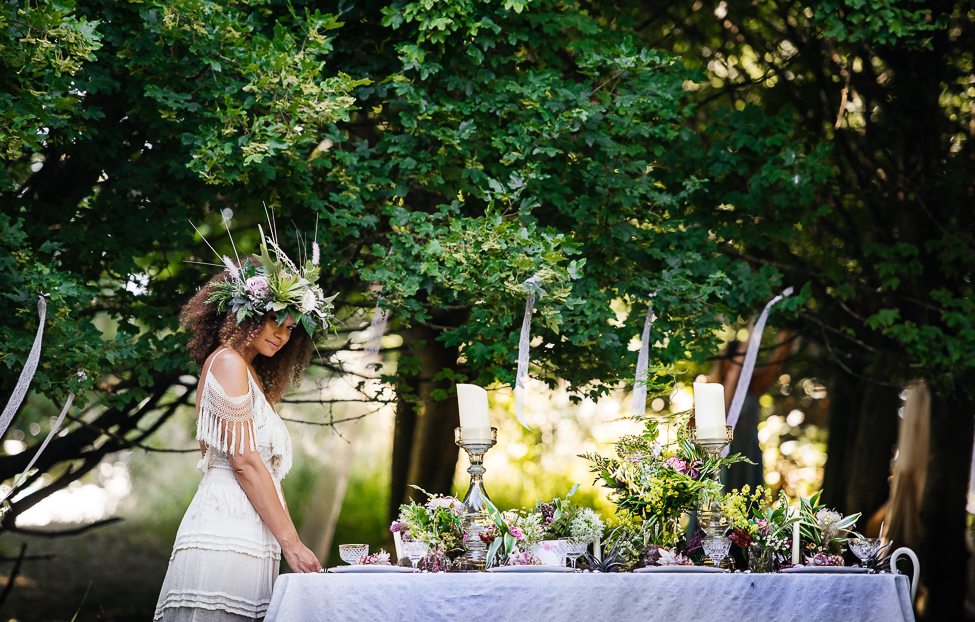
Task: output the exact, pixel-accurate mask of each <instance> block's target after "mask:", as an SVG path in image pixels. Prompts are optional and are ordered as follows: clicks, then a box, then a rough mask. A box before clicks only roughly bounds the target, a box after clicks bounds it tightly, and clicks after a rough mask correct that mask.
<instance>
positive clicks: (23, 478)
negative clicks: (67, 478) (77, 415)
mask: <svg viewBox="0 0 975 622" xmlns="http://www.w3.org/2000/svg"><path fill="white" fill-rule="evenodd" d="M78 377H80V378H81V381H82V382H84V381H85V380H88V376H87V374H85V372H83V371H79V372H78ZM72 402H74V393H68V401H67V402H65V404H64V408H62V409H61V414H60V415H58V419H57V421H55V422H54V425H53V426H52V427H51V431H50V432H48V433H47V438H45V439H44V442H43V443H41V446H40V447H39V448H38V449H37V451H36V452H35V453H34V457H33V458H31V459H30V462H29V463H27V468H26V469H24V470H23V472H21V474H20V475H18V476H17V479H16V480H15V481H14V485H13V486H11V487H10V490H8V491H7V492H6V493H4V495H3V497H0V503H2V502H3V501H4V500H5V499H7V498H8V497H9V496H10V495H12V494H13V492H14V491H15V490H17V489H18V488H20V486H21V485H23V483H24V482H25V481H26V480H27V476H28V475H30V470H31V469H32V468H34V463H35V462H37V459H38V458H40V457H41V454H42V453H44V450H45V449H47V446H48V444H49V443H50V442H51V439H53V438H54V435H55V434H57V433H58V431H59V430H60V429H61V423H63V422H64V417H65V415H67V414H68V409H69V408H71V403H72Z"/></svg>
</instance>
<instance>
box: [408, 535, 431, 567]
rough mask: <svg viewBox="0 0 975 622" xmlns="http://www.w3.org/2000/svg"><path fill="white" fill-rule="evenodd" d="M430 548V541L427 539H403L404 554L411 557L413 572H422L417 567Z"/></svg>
mask: <svg viewBox="0 0 975 622" xmlns="http://www.w3.org/2000/svg"><path fill="white" fill-rule="evenodd" d="M429 549H430V543H429V542H427V541H426V540H403V555H406V556H407V557H409V558H410V561H411V562H413V572H420V570H419V569H418V568H417V567H416V565H417V564H418V563H420V560H421V559H423V556H424V555H426V554H427V551H428V550H429Z"/></svg>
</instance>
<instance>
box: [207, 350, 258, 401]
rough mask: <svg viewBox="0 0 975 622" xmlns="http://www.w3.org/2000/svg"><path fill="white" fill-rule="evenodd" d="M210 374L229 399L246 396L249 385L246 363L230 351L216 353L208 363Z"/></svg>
mask: <svg viewBox="0 0 975 622" xmlns="http://www.w3.org/2000/svg"><path fill="white" fill-rule="evenodd" d="M210 373H212V374H213V377H214V378H215V379H216V381H217V382H219V383H220V386H221V387H223V390H224V392H225V393H226V394H227V395H228V396H230V397H237V396H240V395H247V393H248V392H249V391H250V385H249V383H248V381H247V363H245V362H244V359H243V358H242V357H241V356H240V355H239V354H237V353H236V352H234V351H233V350H231V349H229V348H228V349H226V350H224V351H223V352H218V353H217V355H216V356H214V357H213V361H212V362H211V363H210Z"/></svg>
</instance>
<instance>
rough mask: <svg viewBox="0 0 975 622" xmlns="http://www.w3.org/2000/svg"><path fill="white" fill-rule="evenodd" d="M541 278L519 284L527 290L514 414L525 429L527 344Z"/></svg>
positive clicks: (542, 292) (541, 293)
mask: <svg viewBox="0 0 975 622" xmlns="http://www.w3.org/2000/svg"><path fill="white" fill-rule="evenodd" d="M541 282H542V279H540V278H539V277H538V276H533V277H531V278H530V279H527V280H526V281H525V282H524V283H522V284H521V286H522V287H524V288H525V291H526V292H528V300H527V301H526V302H525V317H524V318H523V319H522V321H521V337H520V338H519V339H518V372H517V373H516V374H515V416H516V417H518V423H520V424H521V425H523V426H524V427H525V429H526V430H530V429H531V428H529V427H528V424H527V423H525V378H527V377H528V354H529V347H528V344H529V343H530V342H531V323H532V310H533V309H534V308H535V295H536V294H538V295H542V296H544V295H545V290H544V289H542V286H541Z"/></svg>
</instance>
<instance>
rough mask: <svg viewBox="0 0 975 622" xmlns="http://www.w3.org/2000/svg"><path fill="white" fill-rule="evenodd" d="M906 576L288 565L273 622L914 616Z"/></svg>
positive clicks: (811, 620) (671, 621)
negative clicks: (379, 570)
mask: <svg viewBox="0 0 975 622" xmlns="http://www.w3.org/2000/svg"><path fill="white" fill-rule="evenodd" d="M910 593H911V588H910V583H909V581H908V578H907V577H906V576H904V575H891V574H880V575H852V574H851V575H837V574H833V575H828V574H801V575H797V574H791V575H790V574H751V573H734V574H723V575H718V574H660V573H654V574H632V573H619V574H618V573H613V574H590V573H576V574H542V573H537V574H511V573H505V574H493V573H446V574H445V573H435V574H427V573H421V574H284V575H281V576H280V577H278V580H277V582H276V583H275V584H274V593H273V595H272V598H271V605H270V608H269V609H268V612H267V617H266V618H265V622H313V621H326V620H327V621H328V622H372V621H376V622H379V621H382V622H387V621H388V622H407V621H414V620H415V621H427V620H443V621H445V622H468V621H471V620H490V621H492V622H494V621H508V620H510V621H512V622H515V621H517V622H523V621H526V620H527V621H531V622H534V621H536V620H539V621H540V620H552V621H553V622H555V621H557V622H595V621H597V620H607V621H608V620H612V621H613V622H627V621H629V620H639V621H641V622H650V621H660V622H683V621H685V620H686V621H688V622H689V621H691V620H695V621H708V620H722V621H724V620H735V621H743V622H778V621H787V620H796V621H800V620H801V621H802V622H846V621H849V622H871V621H876V622H913V620H914V612H913V610H912V608H911V597H910Z"/></svg>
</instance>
